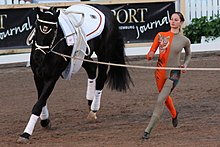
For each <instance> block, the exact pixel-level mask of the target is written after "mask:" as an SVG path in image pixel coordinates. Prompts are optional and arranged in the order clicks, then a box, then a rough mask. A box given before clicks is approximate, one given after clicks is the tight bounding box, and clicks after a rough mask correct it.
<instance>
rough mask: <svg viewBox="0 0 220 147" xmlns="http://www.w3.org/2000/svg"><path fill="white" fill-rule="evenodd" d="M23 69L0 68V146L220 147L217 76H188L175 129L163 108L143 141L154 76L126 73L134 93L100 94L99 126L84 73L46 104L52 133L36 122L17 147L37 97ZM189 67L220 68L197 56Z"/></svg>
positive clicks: (60, 86)
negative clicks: (91, 110) (25, 141)
mask: <svg viewBox="0 0 220 147" xmlns="http://www.w3.org/2000/svg"><path fill="white" fill-rule="evenodd" d="M129 64H131V65H141V66H155V64H156V60H154V61H151V62H149V61H146V60H145V59H144V57H136V58H131V60H130V62H129ZM25 65H26V64H25V63H21V64H10V65H0V95H1V96H0V104H1V108H0V126H1V127H0V146H1V147H19V146H33V147H36V146H39V147H48V146H50V147H95V146H96V147H137V146H138V147H141V146H145V147H146V146H149V147H152V146H156V147H157V146H158V147H160V146H163V147H171V146H175V147H176V146H178V147H179V146H181V147H186V146H188V147H191V146H193V147H197V146H198V147H207V146H211V147H220V71H188V72H187V73H186V74H182V75H181V76H182V77H181V80H180V83H179V85H178V86H177V87H176V89H175V90H174V91H173V93H172V94H171V96H172V97H173V100H174V103H175V106H176V108H177V110H178V111H179V112H180V113H179V125H178V127H177V128H173V127H172V124H171V117H170V115H169V112H168V110H167V109H166V108H165V110H164V113H163V116H162V118H161V120H160V122H159V123H158V125H157V126H156V128H155V129H154V130H153V132H152V134H151V138H150V139H149V140H145V141H143V140H142V139H141V136H142V135H143V132H144V129H145V127H146V126H147V123H148V122H149V120H150V116H151V114H152V112H153V108H154V105H155V102H156V99H157V96H158V92H157V89H156V85H155V79H154V70H147V69H132V68H129V71H130V74H131V76H132V78H133V81H134V84H135V86H134V87H131V89H130V91H127V92H126V93H120V92H116V91H111V90H109V89H107V88H105V89H104V91H103V96H102V102H101V110H100V111H99V112H98V121H97V122H95V123H94V122H93V123H92V122H89V121H88V120H87V119H86V117H87V115H88V112H89V111H88V106H87V101H86V99H85V90H86V83H87V76H86V73H85V71H84V70H83V69H81V70H80V71H79V72H78V73H77V74H75V75H73V77H72V79H71V80H70V81H65V80H63V79H60V80H59V81H58V82H57V85H56V87H55V89H54V91H53V93H52V95H51V96H50V98H49V100H48V106H49V111H50V118H51V121H52V130H44V129H42V128H41V126H40V124H39V122H38V123H37V125H36V127H35V130H34V133H33V135H32V136H31V138H30V141H31V143H30V144H27V145H20V144H17V143H16V140H17V139H18V137H19V135H20V134H21V133H22V132H23V130H24V128H25V126H26V124H27V121H28V119H29V117H30V114H31V109H32V106H33V105H34V103H35V101H36V99H37V94H36V89H35V85H34V81H33V75H32V72H31V69H30V68H26V67H25ZM190 67H203V68H211V67H215V68H220V54H219V53H206V54H204V53H203V54H198V53H197V54H196V55H193V58H192V60H191V62H190Z"/></svg>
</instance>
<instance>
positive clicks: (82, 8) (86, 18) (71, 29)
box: [59, 4, 105, 80]
mask: <svg viewBox="0 0 220 147" xmlns="http://www.w3.org/2000/svg"><path fill="white" fill-rule="evenodd" d="M59 24H60V26H61V28H62V30H63V32H64V35H65V37H66V42H67V45H68V46H71V45H72V46H73V50H72V54H71V57H73V58H72V59H71V61H70V63H69V65H68V66H67V68H66V69H65V70H64V71H63V73H62V76H63V78H64V79H66V80H70V78H71V75H72V74H75V73H77V72H78V71H79V69H80V68H81V66H82V63H83V60H80V59H83V58H84V57H85V52H86V47H87V46H86V45H87V41H88V40H90V39H93V38H95V37H97V36H99V35H100V34H101V33H102V31H103V29H104V25H105V16H104V14H103V13H102V12H101V11H99V10H98V9H96V8H94V7H92V6H89V5H84V4H78V5H73V6H70V7H68V8H67V9H64V10H61V11H60V15H59ZM74 57H75V58H74ZM77 58H79V59H77Z"/></svg>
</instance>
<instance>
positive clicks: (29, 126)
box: [24, 114, 39, 135]
mask: <svg viewBox="0 0 220 147" xmlns="http://www.w3.org/2000/svg"><path fill="white" fill-rule="evenodd" d="M38 118H39V116H37V115H34V114H32V115H31V117H30V119H29V122H28V124H27V126H26V128H25V130H24V133H28V134H30V135H32V133H33V131H34V127H35V125H36V123H37V120H38Z"/></svg>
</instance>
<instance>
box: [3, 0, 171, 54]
mask: <svg viewBox="0 0 220 147" xmlns="http://www.w3.org/2000/svg"><path fill="white" fill-rule="evenodd" d="M106 6H107V7H109V8H110V9H111V10H112V12H113V13H114V15H115V17H116V19H117V21H118V22H119V24H120V25H119V29H120V31H121V32H122V34H123V36H124V41H125V43H143V42H152V41H153V39H154V37H155V35H156V33H157V32H159V31H167V30H169V29H170V28H169V19H170V14H172V13H173V12H174V10H175V3H174V2H157V3H137V4H113V5H106ZM35 20H36V13H35V11H34V9H33V8H22V9H2V10H0V50H1V49H4V50H5V49H12V48H25V47H28V46H27V45H26V39H27V37H28V35H29V33H30V32H31V30H32V29H33V27H34V23H35Z"/></svg>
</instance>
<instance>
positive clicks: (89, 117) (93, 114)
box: [87, 111, 97, 121]
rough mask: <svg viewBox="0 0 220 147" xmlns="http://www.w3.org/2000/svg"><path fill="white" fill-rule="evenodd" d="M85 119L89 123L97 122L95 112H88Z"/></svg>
mask: <svg viewBox="0 0 220 147" xmlns="http://www.w3.org/2000/svg"><path fill="white" fill-rule="evenodd" d="M87 119H88V120H90V121H96V120H97V116H96V113H95V112H92V111H90V112H89V115H88V116H87Z"/></svg>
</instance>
